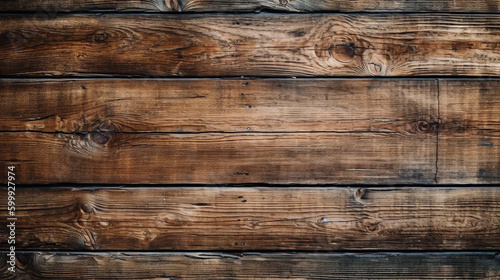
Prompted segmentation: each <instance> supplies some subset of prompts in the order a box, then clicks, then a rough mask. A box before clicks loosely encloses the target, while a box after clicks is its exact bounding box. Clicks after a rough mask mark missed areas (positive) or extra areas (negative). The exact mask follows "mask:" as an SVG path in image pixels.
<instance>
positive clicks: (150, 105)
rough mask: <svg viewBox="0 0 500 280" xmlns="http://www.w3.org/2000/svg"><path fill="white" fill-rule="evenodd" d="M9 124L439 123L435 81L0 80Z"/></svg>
mask: <svg viewBox="0 0 500 280" xmlns="http://www.w3.org/2000/svg"><path fill="white" fill-rule="evenodd" d="M0 103H2V104H8V106H7V107H4V108H3V110H0V130H2V131H24V130H29V131H43V132H55V131H59V132H67V133H70V132H82V131H96V130H99V129H106V128H107V129H108V130H109V129H113V131H115V132H210V131H211V132H248V131H260V132H297V131H334V132H368V131H373V132H377V131H379V132H405V133H415V132H417V131H419V130H426V129H432V126H434V127H435V126H436V125H437V117H438V112H437V86H436V81H435V80H430V79H429V80H357V79H356V80H337V79H328V80H327V79H313V80H309V79H293V80H291V79H278V80H206V79H196V80H193V79H187V80H186V79H184V80H114V79H113V80H75V81H70V80H64V81H60V80H0Z"/></svg>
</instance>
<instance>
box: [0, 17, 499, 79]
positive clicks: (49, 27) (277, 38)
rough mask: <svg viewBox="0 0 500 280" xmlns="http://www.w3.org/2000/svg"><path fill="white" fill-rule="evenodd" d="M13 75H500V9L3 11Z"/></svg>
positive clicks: (3, 67) (0, 68)
mask: <svg viewBox="0 0 500 280" xmlns="http://www.w3.org/2000/svg"><path fill="white" fill-rule="evenodd" d="M0 42H2V44H0V55H1V56H2V58H3V59H2V60H1V61H0V75H3V76H24V77H34V76H82V75H83V76H88V75H93V76H95V75H97V76H100V75H106V76H110V75H111V76H163V77H174V76H183V77H200V76H205V77H217V76H242V75H244V76H280V77H290V76H297V77H298V76H306V77H311V76H372V75H375V76H429V75H439V76H447V75H467V76H498V75H500V44H499V43H498V42H500V15H491V14H485V15H481V16H477V15H468V14H459V15H450V14H435V15H429V14H392V15H388V14H375V15H363V14H353V15H339V14H313V15H311V14H309V15H303V14H296V15H290V14H286V15H285V14H279V15H277V14H258V15H196V14H188V15H181V16H179V15H149V16H148V15H116V14H111V15H106V14H104V15H75V16H71V15H64V16H56V17H53V18H47V19H44V18H30V17H25V16H23V15H16V16H5V17H2V18H0Z"/></svg>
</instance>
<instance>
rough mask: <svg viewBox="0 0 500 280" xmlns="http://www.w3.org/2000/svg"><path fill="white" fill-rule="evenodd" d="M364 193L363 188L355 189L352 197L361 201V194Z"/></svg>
mask: <svg viewBox="0 0 500 280" xmlns="http://www.w3.org/2000/svg"><path fill="white" fill-rule="evenodd" d="M364 195H365V190H364V189H357V190H356V191H355V192H354V198H355V199H356V200H357V201H361V200H362V199H363V196H364Z"/></svg>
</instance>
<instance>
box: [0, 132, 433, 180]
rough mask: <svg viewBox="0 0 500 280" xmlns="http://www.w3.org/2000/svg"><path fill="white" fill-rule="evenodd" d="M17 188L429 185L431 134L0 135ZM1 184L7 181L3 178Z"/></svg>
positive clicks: (2, 162)
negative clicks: (83, 185)
mask: <svg viewBox="0 0 500 280" xmlns="http://www.w3.org/2000/svg"><path fill="white" fill-rule="evenodd" d="M0 143H2V145H1V146H0V154H2V158H1V159H0V166H1V167H2V169H3V170H7V169H6V168H7V166H10V165H14V166H16V174H17V175H16V176H17V177H16V182H17V183H18V184H37V183H38V184H46V183H65V182H71V183H89V184H90V183H103V184H208V183H210V184H226V183H280V184H291V183H301V184H324V183H335V184H340V183H342V184H346V183H362V184H382V183H391V184H400V183H408V184H434V183H435V176H436V170H435V168H436V135H435V133H432V132H425V131H424V132H418V133H415V134H402V133H374V132H368V133H322V132H318V133H239V134H224V133H203V134H151V133H147V134H109V133H107V132H98V133H89V134H85V135H84V134H63V133H57V134H47V133H38V132H4V133H0ZM1 180H2V182H6V181H7V177H3V178H2V179H1Z"/></svg>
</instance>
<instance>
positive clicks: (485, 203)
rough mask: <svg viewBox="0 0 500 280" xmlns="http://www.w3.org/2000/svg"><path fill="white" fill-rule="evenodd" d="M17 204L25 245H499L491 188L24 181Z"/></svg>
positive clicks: (499, 217)
mask: <svg viewBox="0 0 500 280" xmlns="http://www.w3.org/2000/svg"><path fill="white" fill-rule="evenodd" d="M6 193H7V192H6V191H2V192H0V198H2V200H3V201H6V200H7V199H6V198H5V196H6ZM16 203H17V204H16V205H17V208H16V210H17V211H16V217H17V218H18V220H17V223H16V239H17V240H18V242H17V244H16V246H17V248H18V249H23V250H25V249H27V250H38V249H49V250H263V249H265V250H500V189H499V188H493V187H491V188H457V189H453V188H436V187H430V188H409V187H404V188H362V187H360V188H334V187H328V186H325V187H315V188H299V187H295V188H264V187H239V188H234V187H233V188H229V187H224V188H217V187H160V188H138V187H129V188H121V189H116V188H99V187H96V188H92V189H83V188H29V189H26V188H19V189H18V190H17V193H16ZM0 214H1V216H0V219H2V220H6V218H7V216H6V215H7V211H3V212H1V213H0ZM0 233H1V235H0V236H1V239H0V240H1V241H2V242H0V246H1V248H3V249H6V246H7V234H8V232H7V228H5V227H4V228H2V229H1V231H0Z"/></svg>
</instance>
